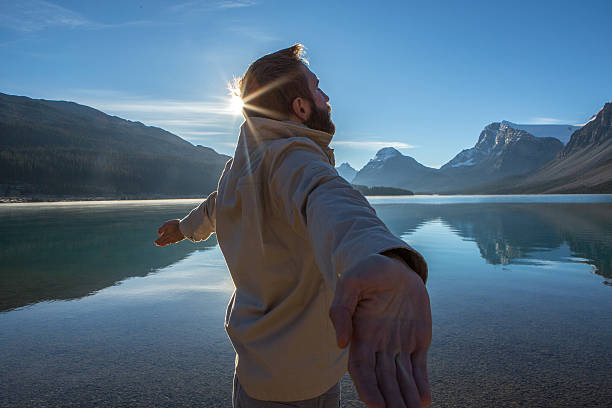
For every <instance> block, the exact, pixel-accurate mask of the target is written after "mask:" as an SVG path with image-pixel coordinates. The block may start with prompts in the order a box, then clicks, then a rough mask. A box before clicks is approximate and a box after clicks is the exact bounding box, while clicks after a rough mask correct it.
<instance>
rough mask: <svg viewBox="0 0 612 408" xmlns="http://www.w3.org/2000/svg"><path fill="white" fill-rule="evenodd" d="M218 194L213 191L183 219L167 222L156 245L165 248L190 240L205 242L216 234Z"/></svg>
mask: <svg viewBox="0 0 612 408" xmlns="http://www.w3.org/2000/svg"><path fill="white" fill-rule="evenodd" d="M216 204H217V192H216V191H213V192H212V193H210V194H209V195H208V197H207V198H206V200H204V202H203V203H202V204H200V205H199V206H197V207H196V208H194V209H193V210H191V212H190V213H189V214H188V215H187V216H186V217H185V218H183V219H180V220H179V219H175V220H169V221H166V222H165V223H164V224H163V225H162V226H161V227H159V229H158V230H157V233H158V234H159V235H160V236H159V238H157V239H156V240H155V245H157V246H165V245H169V244H174V243H176V242H179V241H182V240H183V239H185V238H188V239H189V240H191V241H194V242H196V241H201V240H205V239H207V238H208V237H210V236H211V235H212V233H213V232H215V228H216V211H215V209H216Z"/></svg>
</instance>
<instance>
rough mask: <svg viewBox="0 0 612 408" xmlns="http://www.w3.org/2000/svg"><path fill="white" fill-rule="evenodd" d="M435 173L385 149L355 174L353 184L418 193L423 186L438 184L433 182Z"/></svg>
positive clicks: (411, 159) (412, 160)
mask: <svg viewBox="0 0 612 408" xmlns="http://www.w3.org/2000/svg"><path fill="white" fill-rule="evenodd" d="M437 171H438V170H437V169H434V168H431V167H427V166H423V165H422V164H421V163H419V162H418V161H416V160H415V159H413V158H412V157H410V156H404V155H403V154H402V153H400V152H399V151H398V150H397V149H395V148H393V147H385V148H383V149H380V150H379V151H378V152H377V153H376V155H375V156H374V158H373V159H371V160H370V161H369V162H368V163H367V164H366V165H365V166H364V167H363V168H362V169H361V170H359V172H357V175H356V176H355V178H354V179H353V184H359V185H364V186H369V187H372V186H384V187H399V188H405V189H408V190H411V191H417V192H418V191H421V190H420V189H421V188H422V186H424V185H432V184H433V185H437V184H438V182H437V181H435V180H433V179H437V178H438V177H437ZM443 177H444V176H443Z"/></svg>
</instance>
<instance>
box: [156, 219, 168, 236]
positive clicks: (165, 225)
mask: <svg viewBox="0 0 612 408" xmlns="http://www.w3.org/2000/svg"><path fill="white" fill-rule="evenodd" d="M167 227H168V223H167V222H165V223H164V224H163V225H162V226H161V227H159V228H158V229H157V233H158V234H160V235H161V234H163V233H164V231H166V228H167Z"/></svg>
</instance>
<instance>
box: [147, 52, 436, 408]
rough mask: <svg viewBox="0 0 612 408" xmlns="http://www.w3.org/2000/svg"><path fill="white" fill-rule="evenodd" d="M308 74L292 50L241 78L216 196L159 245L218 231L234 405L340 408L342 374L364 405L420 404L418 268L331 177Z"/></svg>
mask: <svg viewBox="0 0 612 408" xmlns="http://www.w3.org/2000/svg"><path fill="white" fill-rule="evenodd" d="M306 64H307V61H306V60H305V59H304V58H303V47H302V46H301V45H300V44H296V45H294V46H293V47H290V48H287V49H284V50H280V51H277V52H275V53H273V54H269V55H266V56H264V57H262V58H260V59H258V60H257V61H255V62H254V63H253V64H252V65H251V66H250V67H249V68H248V70H247V72H246V73H245V75H244V76H243V77H242V79H241V80H240V82H239V87H240V94H241V97H242V99H243V101H244V109H243V112H244V115H245V118H246V122H245V123H244V124H243V125H242V127H241V132H240V137H239V139H238V145H237V147H236V152H235V154H234V157H233V158H232V159H231V160H229V161H228V162H227V164H226V166H225V170H224V171H223V174H222V175H221V178H220V179H219V185H218V188H217V191H215V192H213V193H212V194H210V195H209V196H208V198H207V199H206V201H204V202H203V203H202V204H201V205H200V206H198V207H197V208H195V209H193V210H192V211H191V212H190V213H189V215H187V216H186V217H185V218H183V219H182V220H171V221H167V222H166V223H165V224H164V225H162V226H161V227H160V228H159V230H158V233H159V234H161V236H160V237H159V238H158V239H157V240H156V244H157V245H160V246H163V245H167V244H171V243H174V242H178V241H180V240H182V239H183V238H185V237H187V238H188V239H190V240H192V241H198V240H202V239H206V238H208V237H209V236H210V235H211V234H212V233H213V232H216V233H217V240H218V242H219V246H220V248H221V250H222V252H223V255H224V257H225V259H226V262H227V264H228V268H229V271H230V274H231V276H232V279H233V281H234V284H235V287H236V289H235V291H234V293H233V295H232V298H231V300H230V302H229V305H228V308H227V313H226V319H225V328H226V330H227V333H228V335H229V337H230V339H231V341H232V344H233V346H234V349H235V350H236V354H237V355H236V370H235V374H234V390H233V404H234V406H235V407H276V406H288V405H289V406H299V407H301V406H304V407H306V406H308V407H310V406H312V407H314V406H317V407H319V406H324V407H328V406H329V407H332V406H335V407H337V406H338V404H339V397H340V396H339V394H340V393H339V380H340V378H341V377H342V376H343V375H344V373H345V372H346V370H347V366H348V370H349V372H350V374H351V376H352V378H353V382H354V383H355V386H356V388H357V391H358V393H359V396H360V398H361V399H362V400H363V401H364V402H365V403H366V404H367V405H368V406H369V407H421V406H426V405H428V404H429V402H430V398H431V397H430V390H429V383H428V380H427V368H426V364H427V349H428V348H429V344H430V342H431V313H430V309H429V298H428V294H427V290H426V288H425V285H424V284H425V281H426V278H427V265H426V263H425V261H424V260H423V258H422V257H421V255H419V254H418V253H417V252H416V251H414V250H413V249H412V248H411V247H410V246H408V245H407V244H406V243H405V242H404V241H402V240H400V239H398V238H397V237H395V236H393V235H392V234H391V233H390V232H389V230H388V229H387V228H386V226H385V225H384V224H383V223H382V221H380V219H379V218H378V217H377V216H376V213H375V211H374V209H372V207H371V206H370V205H369V204H368V202H367V201H366V200H365V198H364V197H363V196H362V195H361V194H360V193H359V192H358V191H356V190H355V189H353V188H352V187H351V185H350V184H349V183H347V182H346V181H345V180H344V179H343V178H341V177H340V176H339V175H338V173H337V172H336V170H335V168H334V157H333V151H332V149H330V148H329V143H330V141H331V139H332V136H333V134H334V132H335V127H334V124H333V123H332V121H331V108H330V106H329V104H328V102H329V97H328V96H327V95H326V94H325V93H324V92H323V91H322V90H321V89H320V88H319V86H318V84H319V80H318V78H317V77H316V76H315V75H314V74H313V73H312V72H311V71H310V70H309V69H308V67H307V65H306ZM349 344H350V347H349V348H348V350H347V346H348V345H349ZM287 402H291V404H287Z"/></svg>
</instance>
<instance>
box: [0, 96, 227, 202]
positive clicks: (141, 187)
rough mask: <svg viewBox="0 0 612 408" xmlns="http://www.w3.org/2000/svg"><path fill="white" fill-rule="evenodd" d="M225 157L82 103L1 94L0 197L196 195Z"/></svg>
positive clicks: (211, 185) (209, 185) (212, 181)
mask: <svg viewBox="0 0 612 408" xmlns="http://www.w3.org/2000/svg"><path fill="white" fill-rule="evenodd" d="M228 159H229V156H225V155H220V154H218V153H216V152H215V151H214V150H213V149H211V148H208V147H204V146H199V145H198V146H194V145H192V144H191V143H189V142H188V141H186V140H184V139H182V138H180V137H179V136H177V135H175V134H173V133H170V132H167V131H165V130H163V129H161V128H158V127H153V126H146V125H144V124H142V123H140V122H134V121H129V120H126V119H122V118H119V117H117V116H111V115H107V114H106V113H104V112H102V111H99V110H97V109H94V108H91V107H89V106H85V105H80V104H77V103H75V102H69V101H49V100H44V99H32V98H28V97H25V96H14V95H8V94H3V93H0V196H4V197H22V198H23V197H25V198H37V199H43V200H44V199H49V198H50V199H61V198H62V197H71V198H79V199H80V198H84V199H87V198H91V197H106V198H150V197H167V198H178V197H186V196H194V197H197V196H202V195H206V194H207V193H209V192H210V191H213V190H214V189H215V188H216V185H217V182H218V177H219V175H220V174H221V171H222V169H223V167H224V165H225V162H226V161H227V160H228Z"/></svg>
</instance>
